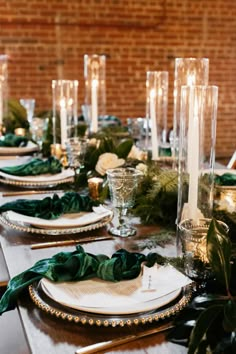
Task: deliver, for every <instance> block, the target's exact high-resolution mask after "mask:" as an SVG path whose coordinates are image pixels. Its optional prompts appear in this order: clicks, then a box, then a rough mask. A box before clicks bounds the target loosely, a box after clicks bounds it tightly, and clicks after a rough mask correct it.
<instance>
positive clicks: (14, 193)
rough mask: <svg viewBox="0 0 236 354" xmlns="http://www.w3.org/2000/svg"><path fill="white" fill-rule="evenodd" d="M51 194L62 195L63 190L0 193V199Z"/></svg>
mask: <svg viewBox="0 0 236 354" xmlns="http://www.w3.org/2000/svg"><path fill="white" fill-rule="evenodd" d="M52 193H64V191H63V190H36V191H35V190H33V191H13V192H5V193H2V197H14V196H17V195H31V194H52Z"/></svg>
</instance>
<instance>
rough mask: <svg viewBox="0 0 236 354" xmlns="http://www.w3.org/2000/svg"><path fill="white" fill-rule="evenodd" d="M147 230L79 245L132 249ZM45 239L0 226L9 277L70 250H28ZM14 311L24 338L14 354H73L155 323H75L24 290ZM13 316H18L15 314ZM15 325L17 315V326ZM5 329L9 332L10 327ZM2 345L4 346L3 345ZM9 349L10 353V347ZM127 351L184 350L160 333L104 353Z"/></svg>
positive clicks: (94, 250) (89, 249) (90, 248)
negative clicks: (51, 312)
mask: <svg viewBox="0 0 236 354" xmlns="http://www.w3.org/2000/svg"><path fill="white" fill-rule="evenodd" d="M106 233H107V231H106V229H105V228H103V229H99V230H97V231H93V232H90V233H89V234H90V235H91V234H94V235H95V234H96V235H101V234H106ZM148 233H150V228H148V227H139V230H138V234H137V236H135V237H132V238H128V239H122V238H116V239H114V240H109V241H100V242H96V243H95V242H93V243H87V244H83V247H84V249H85V250H86V251H87V252H91V253H94V254H97V253H106V254H108V255H111V254H112V253H114V252H115V251H116V250H118V249H120V248H125V249H127V250H130V249H133V247H134V246H135V244H137V243H138V242H140V240H141V239H142V238H143V239H145V235H147V234H148ZM87 235H88V233H87V234H85V233H84V234H78V235H77V237H78V238H82V237H85V236H87ZM61 237H62V236H59V237H58V236H50V239H53V240H55V239H57V240H58V239H60V238H61ZM70 238H74V236H65V237H64V236H63V239H70ZM48 239H49V236H40V235H39V236H38V235H30V234H24V233H21V232H16V231H13V230H11V229H8V228H2V229H1V236H0V240H1V244H2V248H3V252H4V257H5V260H6V264H7V268H8V271H9V275H10V277H13V276H15V275H16V274H18V273H20V272H21V271H24V270H25V269H27V268H29V267H30V266H32V265H33V264H34V263H35V262H36V261H37V260H39V259H42V258H48V257H51V256H52V255H54V254H55V253H57V252H60V251H62V250H66V251H72V250H74V246H69V247H54V248H47V249H38V250H32V249H31V248H30V245H31V244H34V243H35V242H41V241H43V240H44V241H48ZM174 249H175V247H174V246H173V247H170V250H172V251H173V252H174ZM18 310H19V315H20V318H21V324H22V328H23V330H24V332H25V338H26V341H25V342H24V341H23V342H24V343H23V350H24V351H23V352H19V351H18V347H17V346H16V348H15V350H16V352H17V353H18V354H19V353H22V354H28V353H33V354H41V353H42V352H45V353H50V354H54V353H55V354H60V353H61V354H73V353H74V352H75V350H76V349H78V348H80V347H84V346H86V345H89V344H93V343H97V342H100V341H104V340H108V339H111V338H117V337H119V336H124V335H127V334H132V333H138V332H139V331H141V330H143V329H144V328H148V327H153V326H154V327H155V326H157V325H158V324H159V323H158V322H156V323H155V324H152V325H145V326H137V327H134V326H132V327H125V328H121V327H115V328H111V327H108V328H104V327H96V326H89V325H84V326H83V325H78V324H74V323H70V322H68V321H65V320H62V319H57V318H56V317H53V316H51V315H48V314H46V313H44V312H42V311H41V310H40V309H38V308H37V307H36V306H35V305H34V304H33V302H32V301H31V299H30V298H29V295H28V293H27V292H26V293H25V294H24V296H22V297H21V299H20V301H19V306H18ZM13 313H16V314H17V310H14V311H12V312H11V314H13ZM7 316H9V314H8V313H6V314H3V315H2V317H1V318H0V324H1V322H2V321H4V318H5V317H7ZM16 318H18V317H17V316H16ZM19 327H20V326H19V318H18V328H19ZM9 330H10V331H11V329H9ZM21 335H22V332H20V334H19V336H18V339H19V340H20V338H21V341H20V342H21V344H22V337H20V336H21ZM14 336H15V334H14ZM8 340H9V347H10V345H11V346H12V333H11V334H10V335H9V337H8ZM5 343H6V340H5ZM26 344H27V345H26ZM5 347H7V344H6V345H5ZM11 352H13V350H12V351H11ZM131 352H132V354H144V353H145V354H146V353H150V354H152V353H153V354H154V353H155V354H156V353H186V348H184V347H181V346H177V345H175V344H173V343H170V342H167V341H166V340H165V334H163V333H162V334H156V335H152V336H149V337H146V338H144V339H142V340H141V339H140V340H136V341H134V342H131V343H128V344H125V345H122V346H119V347H116V348H114V349H113V350H109V351H106V353H131ZM1 354H5V352H4V351H1ZM6 354H8V352H6Z"/></svg>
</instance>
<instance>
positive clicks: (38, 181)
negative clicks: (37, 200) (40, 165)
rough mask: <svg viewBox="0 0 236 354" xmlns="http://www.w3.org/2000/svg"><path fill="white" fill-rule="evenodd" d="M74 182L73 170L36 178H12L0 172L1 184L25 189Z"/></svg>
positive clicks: (12, 176)
mask: <svg viewBox="0 0 236 354" xmlns="http://www.w3.org/2000/svg"><path fill="white" fill-rule="evenodd" d="M73 181H74V170H72V169H65V170H63V171H62V172H60V173H56V174H48V173H47V174H42V175H37V176H14V175H10V174H8V173H5V172H1V171H0V182H1V183H3V184H8V185H13V186H21V187H26V188H31V187H32V188H35V187H36V188H37V187H44V188H52V187H55V186H57V185H59V184H64V183H69V182H73Z"/></svg>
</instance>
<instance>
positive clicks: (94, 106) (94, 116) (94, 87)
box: [91, 79, 98, 133]
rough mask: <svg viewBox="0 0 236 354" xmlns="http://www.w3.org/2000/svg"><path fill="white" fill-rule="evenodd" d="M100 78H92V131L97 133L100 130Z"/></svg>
mask: <svg viewBox="0 0 236 354" xmlns="http://www.w3.org/2000/svg"><path fill="white" fill-rule="evenodd" d="M97 94H98V80H96V79H93V80H92V88H91V106H92V107H91V111H92V117H91V131H92V132H93V133H97V131H98V96H97Z"/></svg>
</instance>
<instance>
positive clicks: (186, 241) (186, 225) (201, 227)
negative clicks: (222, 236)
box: [178, 218, 229, 281]
mask: <svg viewBox="0 0 236 354" xmlns="http://www.w3.org/2000/svg"><path fill="white" fill-rule="evenodd" d="M217 222H218V223H219V224H220V225H221V226H222V228H223V229H224V230H225V232H226V233H228V231H229V228H228V226H227V225H226V224H225V223H224V222H222V221H217ZM210 223H211V219H204V218H203V219H198V220H193V219H185V220H183V221H181V222H180V223H179V225H178V231H179V236H180V241H181V246H182V256H183V261H184V269H185V274H186V275H187V276H189V278H191V279H193V280H199V281H201V280H207V279H209V278H211V277H212V271H211V269H210V265H209V261H208V258H207V232H208V229H209V226H210Z"/></svg>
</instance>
